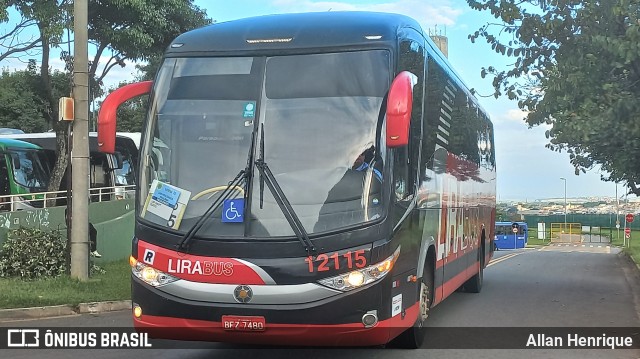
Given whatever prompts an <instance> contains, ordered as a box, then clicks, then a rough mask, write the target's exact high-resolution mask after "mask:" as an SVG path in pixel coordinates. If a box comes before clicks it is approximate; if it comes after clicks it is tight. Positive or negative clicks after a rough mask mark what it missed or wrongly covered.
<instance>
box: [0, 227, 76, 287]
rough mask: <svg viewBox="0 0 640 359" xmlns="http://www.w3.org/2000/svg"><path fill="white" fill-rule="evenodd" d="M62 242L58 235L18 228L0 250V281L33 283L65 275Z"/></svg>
mask: <svg viewBox="0 0 640 359" xmlns="http://www.w3.org/2000/svg"><path fill="white" fill-rule="evenodd" d="M65 248H66V239H65V238H64V237H63V236H62V234H61V233H60V231H57V230H53V231H43V230H40V229H31V228H18V229H13V230H11V231H9V233H8V236H7V240H6V241H5V242H4V243H3V245H2V248H0V277H21V278H25V279H35V278H42V277H56V276H59V275H62V274H64V273H65V269H66V264H65Z"/></svg>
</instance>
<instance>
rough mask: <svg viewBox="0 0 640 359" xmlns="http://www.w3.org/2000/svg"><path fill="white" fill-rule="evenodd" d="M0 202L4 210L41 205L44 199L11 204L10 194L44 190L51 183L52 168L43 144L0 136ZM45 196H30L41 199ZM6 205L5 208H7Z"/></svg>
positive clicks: (24, 193)
mask: <svg viewBox="0 0 640 359" xmlns="http://www.w3.org/2000/svg"><path fill="white" fill-rule="evenodd" d="M0 152H1V153H2V160H1V161H0V201H1V202H3V206H2V209H3V210H15V209H20V208H31V207H42V205H43V201H37V200H36V201H30V202H23V201H18V202H16V204H17V207H16V208H12V206H10V205H7V204H5V203H7V202H8V203H11V202H12V200H11V198H10V197H9V196H10V195H26V194H30V193H39V192H45V191H46V190H47V185H48V183H49V176H50V173H51V168H50V167H49V165H48V162H47V160H46V156H45V153H44V151H43V150H42V148H41V147H40V146H37V145H34V144H32V143H29V142H25V141H19V140H13V139H8V138H0ZM42 197H43V196H42V195H38V196H33V197H32V198H31V199H42ZM5 207H6V208H5Z"/></svg>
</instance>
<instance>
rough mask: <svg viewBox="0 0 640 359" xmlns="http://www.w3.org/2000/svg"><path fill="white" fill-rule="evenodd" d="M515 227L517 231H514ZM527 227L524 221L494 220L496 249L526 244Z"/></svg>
mask: <svg viewBox="0 0 640 359" xmlns="http://www.w3.org/2000/svg"><path fill="white" fill-rule="evenodd" d="M514 228H516V229H517V232H516V231H514ZM528 233H529V229H528V227H527V223H526V222H496V238H495V241H494V243H495V245H496V249H518V248H524V247H525V246H526V245H527V240H528V238H529V235H528Z"/></svg>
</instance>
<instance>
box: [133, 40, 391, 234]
mask: <svg viewBox="0 0 640 359" xmlns="http://www.w3.org/2000/svg"><path fill="white" fill-rule="evenodd" d="M390 76H391V74H390V60H389V52H388V51H386V50H371V51H356V52H343V53H326V54H311V55H291V56H277V57H253V58H252V57H239V58H167V59H165V61H164V63H163V65H162V67H161V70H160V72H159V74H158V76H157V78H156V81H155V88H154V91H153V94H152V101H151V107H150V115H149V116H150V119H149V125H148V126H147V133H146V136H145V140H144V143H143V145H142V153H141V159H142V167H141V169H142V170H141V172H140V176H141V192H140V194H141V196H140V200H141V206H139V207H141V208H142V207H143V206H144V205H145V202H148V201H147V200H148V198H147V197H150V196H148V195H149V188H150V186H151V182H152V181H153V180H157V181H159V182H162V183H167V184H170V185H172V186H175V187H178V188H180V189H183V190H187V191H190V192H191V200H190V201H189V202H188V204H187V206H186V210H185V212H184V215H183V216H182V222H181V223H180V226H179V228H178V230H179V231H181V232H185V231H187V230H188V229H189V228H190V227H191V226H192V225H193V223H195V222H196V221H197V220H198V218H200V217H201V216H202V215H203V213H204V212H205V211H206V210H207V208H208V207H209V206H210V204H211V203H212V201H214V200H215V199H216V198H217V196H219V195H220V193H221V192H222V191H221V189H224V187H226V185H227V184H228V183H229V181H231V180H232V179H233V178H234V176H235V175H236V174H237V173H238V171H240V170H241V169H243V168H245V167H246V166H247V163H250V162H248V161H250V160H256V159H257V158H258V157H259V156H260V153H259V152H260V149H262V150H263V152H264V153H263V156H264V162H265V163H267V164H268V166H269V168H270V170H271V171H272V172H273V174H274V177H275V180H276V181H277V183H278V185H279V186H280V187H281V188H282V191H283V193H284V194H285V196H286V197H287V199H288V201H289V202H290V203H291V207H292V208H293V210H294V211H295V212H296V214H297V216H298V217H299V218H300V221H301V223H302V225H303V226H304V229H305V230H306V231H307V232H309V233H318V232H325V231H331V230H335V229H338V228H342V227H346V226H352V225H357V224H361V223H366V222H368V221H373V220H375V219H377V218H380V217H382V216H383V215H384V213H383V210H384V206H383V203H382V198H383V197H382V194H381V191H382V188H383V187H384V186H383V183H384V177H385V176H384V171H385V168H384V166H383V159H384V158H385V156H384V143H383V141H384V135H383V134H381V133H380V132H381V131H383V129H382V127H383V126H381V125H382V124H381V121H382V118H383V115H382V114H383V113H384V109H383V108H382V103H383V97H384V95H385V93H386V90H387V89H388V88H389V83H390ZM258 128H261V129H263V131H258ZM261 134H263V136H262V135H261ZM252 141H253V142H252ZM259 143H263V144H264V145H263V146H260V145H259ZM252 151H253V152H252ZM249 169H250V171H249V173H250V174H252V177H251V179H250V181H248V184H249V185H248V186H244V187H245V188H241V189H238V190H237V191H236V192H234V193H235V194H236V196H237V197H238V198H242V197H244V198H245V200H246V202H245V211H244V215H245V216H244V217H243V220H242V221H240V222H241V223H238V222H234V223H227V222H223V220H222V219H223V218H222V217H223V209H224V207H222V206H221V207H220V209H219V210H218V211H217V212H215V213H214V214H213V216H212V217H211V218H209V220H208V221H207V223H206V224H205V225H204V226H203V227H202V228H201V229H200V230H199V231H198V236H199V237H219V236H243V237H247V236H256V237H273V236H293V235H294V231H293V230H292V229H291V227H290V226H289V224H288V222H287V220H286V218H285V216H284V215H283V213H282V211H281V208H280V207H279V206H278V204H277V202H276V201H275V199H274V197H273V194H272V193H271V192H270V191H269V190H268V189H266V190H264V189H263V190H260V186H261V183H260V181H261V180H260V178H259V177H260V176H259V175H258V171H257V170H255V169H254V166H253V162H251V163H250V166H249ZM263 188H264V187H263ZM143 217H144V218H145V219H149V217H147V216H143ZM155 222H156V223H162V221H155ZM174 228H175V227H174Z"/></svg>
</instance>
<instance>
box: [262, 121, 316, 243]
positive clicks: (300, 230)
mask: <svg viewBox="0 0 640 359" xmlns="http://www.w3.org/2000/svg"><path fill="white" fill-rule="evenodd" d="M255 164H256V168H257V169H258V171H260V208H262V200H263V191H264V182H266V183H267V187H269V191H271V194H272V195H273V198H274V199H275V200H276V203H278V207H280V210H281V211H282V214H284V217H285V218H286V219H287V222H289V226H291V229H292V230H293V232H294V233H295V235H296V237H298V240H299V241H300V243H302V246H303V247H304V249H305V251H307V255H311V253H316V247H315V246H314V245H313V242H312V241H311V239H309V235H308V234H307V231H306V230H305V229H304V226H303V225H302V222H300V218H299V217H298V215H297V214H296V212H295V211H294V209H293V206H291V203H290V202H289V200H288V199H287V196H285V194H284V192H282V188H281V187H280V185H279V184H278V181H277V180H276V177H275V176H274V175H273V172H271V169H269V166H268V165H267V163H266V162H265V161H264V125H261V127H260V157H258V159H257V160H256V161H255Z"/></svg>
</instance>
